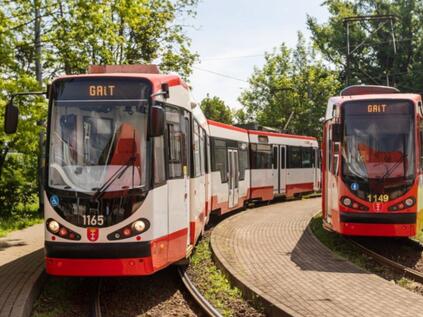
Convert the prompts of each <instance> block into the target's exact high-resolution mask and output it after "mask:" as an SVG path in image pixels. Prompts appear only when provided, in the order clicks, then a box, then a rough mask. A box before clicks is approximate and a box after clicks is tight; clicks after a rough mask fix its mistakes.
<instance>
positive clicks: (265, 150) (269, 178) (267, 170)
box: [248, 130, 320, 200]
mask: <svg viewBox="0 0 423 317" xmlns="http://www.w3.org/2000/svg"><path fill="white" fill-rule="evenodd" d="M248 134H249V142H250V155H251V159H250V161H251V165H252V166H251V199H253V200H254V199H260V200H271V199H273V197H274V196H287V197H291V196H293V195H298V194H301V193H307V192H313V191H317V190H319V188H320V168H319V164H320V163H319V157H320V153H319V150H318V143H317V140H316V139H315V138H312V137H307V136H298V135H289V134H282V133H275V132H267V131H255V130H248Z"/></svg>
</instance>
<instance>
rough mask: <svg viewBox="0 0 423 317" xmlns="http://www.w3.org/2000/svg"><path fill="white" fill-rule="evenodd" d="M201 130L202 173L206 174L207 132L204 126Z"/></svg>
mask: <svg viewBox="0 0 423 317" xmlns="http://www.w3.org/2000/svg"><path fill="white" fill-rule="evenodd" d="M199 131H200V165H201V166H200V167H201V175H204V173H205V171H206V161H205V159H206V157H205V154H206V151H205V132H204V130H203V129H202V128H199Z"/></svg>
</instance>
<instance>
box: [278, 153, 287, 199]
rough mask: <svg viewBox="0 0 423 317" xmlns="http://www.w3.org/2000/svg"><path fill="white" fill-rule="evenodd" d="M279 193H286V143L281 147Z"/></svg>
mask: <svg viewBox="0 0 423 317" xmlns="http://www.w3.org/2000/svg"><path fill="white" fill-rule="evenodd" d="M279 158H280V159H279V166H280V170H279V193H280V194H285V193H286V145H281V146H280V147H279Z"/></svg>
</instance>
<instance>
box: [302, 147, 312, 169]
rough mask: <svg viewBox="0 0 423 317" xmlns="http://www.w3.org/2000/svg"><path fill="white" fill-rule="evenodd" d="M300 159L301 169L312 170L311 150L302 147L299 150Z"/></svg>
mask: <svg viewBox="0 0 423 317" xmlns="http://www.w3.org/2000/svg"><path fill="white" fill-rule="evenodd" d="M301 157H302V163H301V167H302V168H312V167H313V151H312V148H309V147H303V148H301Z"/></svg>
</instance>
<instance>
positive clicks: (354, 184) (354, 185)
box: [351, 183, 358, 191]
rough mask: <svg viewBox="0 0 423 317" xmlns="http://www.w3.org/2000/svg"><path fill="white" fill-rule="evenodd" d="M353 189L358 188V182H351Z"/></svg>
mask: <svg viewBox="0 0 423 317" xmlns="http://www.w3.org/2000/svg"><path fill="white" fill-rule="evenodd" d="M351 190H354V191H355V190H358V184H357V183H352V184H351Z"/></svg>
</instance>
